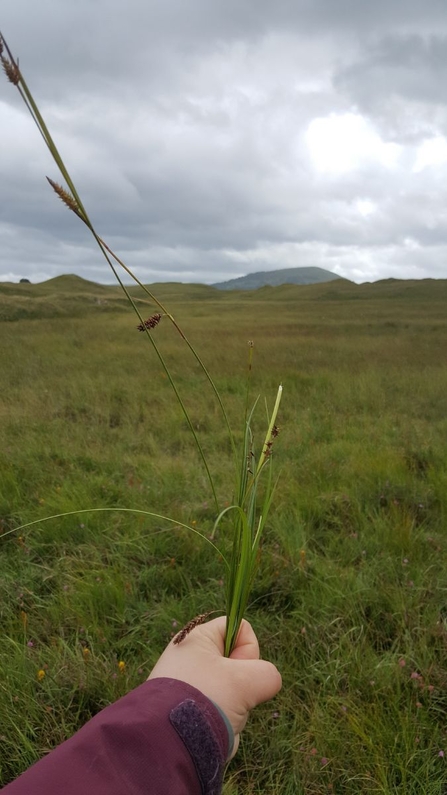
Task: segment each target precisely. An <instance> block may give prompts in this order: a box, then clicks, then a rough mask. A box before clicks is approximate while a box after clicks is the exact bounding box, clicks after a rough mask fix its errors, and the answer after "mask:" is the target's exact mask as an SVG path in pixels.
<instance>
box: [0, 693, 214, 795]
mask: <svg viewBox="0 0 447 795" xmlns="http://www.w3.org/2000/svg"><path fill="white" fill-rule="evenodd" d="M228 746H229V738H228V732H227V728H226V726H225V722H224V720H223V718H222V717H221V715H220V713H219V711H218V710H217V709H216V707H215V705H214V704H213V703H212V702H211V701H209V700H208V699H207V698H206V696H204V695H203V693H200V691H199V690H196V689H195V688H194V687H191V686H190V685H188V684H186V683H185V682H180V681H178V680H176V679H151V680H149V681H148V682H145V683H144V684H142V685H140V687H137V688H136V690H132V691H131V692H130V693H128V694H127V695H126V696H124V698H121V699H120V700H119V701H117V702H116V703H115V704H112V705H111V706H109V707H106V709H104V710H102V712H100V713H98V715H95V717H94V718H92V720H90V721H89V722H88V723H87V724H86V725H85V726H84V727H83V728H82V729H80V731H78V732H77V733H76V734H75V735H73V737H71V738H70V739H69V740H67V741H66V742H64V743H62V745H60V746H58V747H57V748H55V750H54V751H52V752H51V753H49V754H48V755H47V756H45V757H44V758H43V759H41V760H40V761H39V762H36V764H35V765H33V766H32V767H30V768H29V770H27V771H25V773H23V774H22V775H21V776H19V778H18V779H16V780H15V781H13V782H12V783H11V784H8V786H6V787H5V788H4V789H2V793H3V792H4V793H5V795H218V794H219V793H220V792H221V788H222V777H223V770H224V766H225V760H226V758H227V756H228V752H229V747H228Z"/></svg>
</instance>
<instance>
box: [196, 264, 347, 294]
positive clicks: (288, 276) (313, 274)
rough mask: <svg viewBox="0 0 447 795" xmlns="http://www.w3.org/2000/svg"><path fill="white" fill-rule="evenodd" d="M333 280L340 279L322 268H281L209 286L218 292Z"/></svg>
mask: <svg viewBox="0 0 447 795" xmlns="http://www.w3.org/2000/svg"><path fill="white" fill-rule="evenodd" d="M335 279H341V276H338V274H337V273H333V272H332V271H327V270H325V269H324V268H282V269H281V270H278V271H258V272H257V273H248V274H247V275H246V276H240V277H239V278H238V279H229V280H228V281H227V282H218V283H217V284H212V285H211V286H212V287H217V289H218V290H257V289H258V287H267V286H270V287H279V286H280V285H281V284H320V283H321V282H332V281H334V280H335ZM344 281H348V279H345V280H344Z"/></svg>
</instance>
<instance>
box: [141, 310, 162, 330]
mask: <svg viewBox="0 0 447 795" xmlns="http://www.w3.org/2000/svg"><path fill="white" fill-rule="evenodd" d="M160 320H161V315H160V312H156V313H155V315H151V317H148V319H147V320H145V321H144V323H139V325H138V326H137V329H138V331H146V329H151V328H155V326H158V324H159V322H160Z"/></svg>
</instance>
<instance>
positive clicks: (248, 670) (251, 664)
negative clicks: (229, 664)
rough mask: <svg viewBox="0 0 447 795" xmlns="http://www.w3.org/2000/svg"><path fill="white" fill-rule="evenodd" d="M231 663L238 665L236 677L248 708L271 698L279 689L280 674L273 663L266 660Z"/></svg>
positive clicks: (280, 685) (280, 684)
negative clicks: (241, 687)
mask: <svg viewBox="0 0 447 795" xmlns="http://www.w3.org/2000/svg"><path fill="white" fill-rule="evenodd" d="M233 665H237V666H238V671H237V673H238V679H239V683H240V684H241V685H242V686H243V692H244V700H245V703H246V705H247V709H248V710H251V709H253V708H254V707H257V705H258V704H262V703H263V702H264V701H268V700H269V699H271V698H273V696H276V694H277V693H278V692H279V691H280V690H281V687H282V679H281V674H280V673H279V671H278V669H277V668H276V666H274V665H273V663H270V662H267V660H235V661H234V663H233Z"/></svg>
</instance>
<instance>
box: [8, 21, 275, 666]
mask: <svg viewBox="0 0 447 795" xmlns="http://www.w3.org/2000/svg"><path fill="white" fill-rule="evenodd" d="M0 59H1V63H2V66H3V70H4V72H5V74H6V77H7V78H8V80H9V82H10V83H12V84H13V85H14V86H15V87H16V88H17V90H18V92H19V94H20V96H21V98H22V100H23V101H24V103H25V105H26V107H27V109H28V111H29V113H30V114H31V117H32V118H33V120H34V122H35V124H36V126H37V128H38V130H39V132H40V134H41V136H42V138H43V141H44V143H45V145H46V146H47V148H48V150H49V152H50V154H51V156H52V158H53V160H54V162H55V164H56V166H57V167H58V169H59V172H60V174H61V176H62V178H63V180H64V181H65V183H66V187H62V186H61V185H60V184H58V183H57V182H55V181H54V180H52V179H50V178H49V177H47V179H48V182H49V184H50V185H51V187H52V188H53V190H54V191H55V193H56V194H57V195H58V196H59V198H60V199H61V200H62V201H63V203H64V204H65V205H66V207H68V209H69V210H71V211H72V212H73V213H74V215H76V216H77V218H78V219H79V220H80V221H81V222H82V223H83V224H84V225H85V226H86V227H87V228H88V229H89V231H90V233H91V234H92V235H93V237H94V239H95V241H96V243H97V245H98V247H99V249H100V251H101V253H102V255H103V256H104V258H105V259H106V261H107V263H108V265H109V267H110V268H111V270H112V272H113V274H114V276H115V278H116V280H117V281H118V283H119V285H120V287H121V289H122V290H123V292H124V293H125V295H126V297H127V299H128V301H129V304H130V305H131V307H132V309H133V311H134V312H135V314H136V316H137V317H138V320H139V324H138V329H139V330H140V331H141V332H143V333H145V334H146V337H147V339H148V342H149V343H150V345H151V346H152V348H153V350H154V353H155V355H156V356H157V358H158V360H159V362H160V365H161V367H162V368H163V370H164V372H165V374H166V377H167V378H168V380H169V383H170V385H171V387H172V389H173V392H174V394H175V397H176V399H177V401H178V403H179V405H180V408H181V411H182V412H183V415H184V417H185V420H186V423H187V425H188V428H189V430H190V431H191V433H192V435H193V438H194V442H195V444H196V447H197V450H198V453H199V456H200V458H201V460H202V464H203V466H204V469H205V472H206V475H207V478H208V481H209V485H210V489H211V493H212V495H213V499H214V504H215V509H216V516H217V518H216V521H215V524H214V530H213V533H212V536H211V538H207V537H206V536H205V535H204V534H203V533H200V532H199V531H198V530H196V528H194V527H190V526H189V525H185V524H184V523H182V522H179V521H178V520H177V519H175V520H174V519H172V518H170V517H165V516H160V515H159V514H157V513H154V512H152V511H141V510H135V511H134V512H135V513H139V514H141V513H144V514H146V515H149V516H152V517H156V518H158V519H162V520H164V521H167V522H168V523H173V524H175V525H176V526H181V527H186V528H188V529H189V530H191V531H192V532H194V533H196V534H198V535H200V536H201V537H202V538H203V539H205V540H206V541H208V542H209V543H211V544H212V546H213V547H214V548H215V549H216V551H217V552H218V553H219V554H220V555H221V556H222V559H223V561H224V565H225V566H226V569H227V571H226V605H225V612H226V616H227V625H226V637H225V655H226V656H229V655H230V654H231V652H232V650H233V648H234V646H235V644H236V640H237V636H238V632H239V628H240V625H241V621H242V619H243V617H244V613H245V611H246V609H247V604H248V600H249V596H250V591H251V588H252V585H253V580H254V577H255V573H256V568H257V562H258V552H259V543H260V539H261V536H262V532H263V529H264V527H265V524H266V521H267V518H268V514H269V510H270V507H271V503H272V498H273V493H274V488H275V483H274V480H273V473H272V448H273V445H274V441H275V438H276V436H277V435H278V426H277V415H278V410H279V406H280V401H281V395H282V386H281V385H280V386H279V387H278V391H277V395H276V400H275V404H274V407H273V410H272V412H271V414H270V415H268V414H267V431H266V434H265V437H264V441H263V444H262V447H261V449H260V450H259V452H256V450H255V445H254V436H253V431H252V427H253V417H254V413H255V409H256V408H257V404H258V400H256V401H255V404H254V405H253V406H251V404H250V375H251V369H252V357H253V343H252V342H249V361H248V377H247V393H246V398H245V407H244V410H243V415H244V416H243V434H242V444H241V446H240V449H238V446H237V444H236V440H235V436H234V433H233V431H232V428H231V426H230V422H229V419H228V415H227V412H226V410H225V406H224V404H223V401H222V398H221V396H220V394H219V391H218V389H217V387H216V385H215V383H214V381H213V379H212V377H211V375H210V373H209V371H208V369H207V367H206V366H205V364H204V362H203V361H202V359H201V357H200V356H199V354H198V353H197V351H196V349H195V347H194V346H193V345H192V343H191V342H190V341H189V339H188V338H187V336H186V334H185V333H184V331H183V329H181V328H180V326H179V324H178V323H177V321H176V320H175V318H174V317H173V315H172V314H171V313H170V312H169V311H168V310H167V309H166V307H165V306H164V305H163V304H162V303H161V301H160V300H159V299H158V298H157V297H156V296H155V295H154V294H153V292H152V291H151V290H149V289H148V288H147V287H146V286H145V285H144V284H142V282H141V281H140V280H139V279H138V278H137V277H136V276H135V274H134V273H133V272H132V271H131V269H130V268H128V267H127V265H126V264H125V263H124V262H123V261H122V260H121V259H120V257H119V256H117V254H115V252H114V251H112V249H111V248H110V247H109V246H108V245H107V243H106V242H105V241H104V240H103V239H102V238H101V237H100V236H99V234H98V232H97V231H96V229H95V227H94V226H93V223H92V221H91V219H90V217H89V215H88V213H87V210H86V208H85V206H84V204H83V202H82V199H81V197H80V195H79V193H78V191H77V188H76V186H75V185H74V183H73V180H72V179H71V176H70V174H69V172H68V169H67V167H66V165H65V163H64V161H63V159H62V156H61V155H60V153H59V150H58V149H57V147H56V144H55V142H54V140H53V138H52V136H51V134H50V132H49V129H48V127H47V125H46V123H45V121H44V119H43V117H42V114H41V113H40V110H39V108H38V106H37V104H36V102H35V100H34V97H33V95H32V94H31V91H30V89H29V88H28V85H27V83H26V81H25V79H24V77H23V74H22V71H21V69H20V68H19V63H18V60H16V59H15V58H14V56H13V55H12V53H11V50H10V49H9V47H8V45H7V43H6V41H5V39H4V37H3V36H2V34H1V33H0ZM122 272H124V273H125V274H127V276H129V277H130V278H131V279H132V280H133V281H134V282H135V283H136V284H137V285H138V286H139V287H140V288H141V289H142V290H143V291H144V293H145V294H146V296H147V297H148V299H149V300H150V302H151V304H152V306H153V307H154V309H156V311H154V312H153V313H152V315H151V316H150V317H149V318H147V319H144V318H143V316H142V314H141V312H140V309H139V307H138V305H137V302H136V301H135V299H134V298H133V297H132V295H131V294H130V292H129V290H128V289H127V287H126V285H125V283H124V282H123V279H122V277H121V275H120V273H122ZM163 317H165V318H167V320H168V321H169V322H170V323H172V325H173V326H174V328H175V329H176V331H177V332H178V334H180V336H181V338H182V340H183V341H184V343H185V345H186V346H187V347H188V348H189V350H190V351H191V353H192V355H193V356H194V358H195V359H196V361H197V363H198V364H199V366H200V368H201V369H202V371H203V373H204V374H205V376H206V378H207V380H208V382H209V385H210V388H211V390H212V392H213V393H214V396H215V399H216V400H217V402H218V405H219V407H220V410H221V412H222V415H223V419H224V422H225V425H226V428H227V431H228V435H229V439H230V444H231V450H232V456H233V462H234V470H235V488H234V500H233V503H232V504H231V505H230V506H227V507H226V508H225V509H224V510H221V509H220V506H219V500H218V497H217V492H216V488H215V484H214V479H213V476H212V473H211V470H210V467H209V465H208V461H207V459H206V456H205V453H204V451H203V448H202V445H201V444H200V441H199V438H198V436H197V433H196V429H195V428H194V425H193V423H192V421H191V418H190V415H189V413H188V411H187V408H186V406H185V403H184V401H183V399H182V396H181V394H180V392H179V389H178V387H177V384H176V381H175V378H174V376H173V374H172V372H171V370H170V369H169V367H168V365H167V363H166V361H165V359H164V357H163V355H162V352H161V350H160V347H159V345H158V343H157V339H156V333H157V332H155V329H156V328H157V327H158V325H159V323H160V321H161V319H162V318H163ZM89 510H94V511H100V510H106V511H107V510H109V511H110V510H117V511H123V510H126V509H122V508H119V507H116V508H93V509H80V510H79V511H76V512H75V513H83V512H86V511H89ZM127 510H128V511H133V509H127ZM71 513H73V512H71ZM66 515H68V514H67V513H65V514H60V515H58V517H56V516H50V517H46V519H55V518H60V516H66ZM228 518H231V520H232V522H231V526H232V531H233V541H232V549H231V555H230V559H229V560H227V558H226V557H225V556H224V555H223V553H222V552H221V550H219V549H218V547H217V546H216V545H215V543H214V536H215V532H216V530H217V528H218V526H219V524H220V523H221V522H222V521H223V520H224V519H228ZM42 521H45V520H42V519H39V520H35V521H34V522H29V523H27V524H24V525H21V526H20V527H17V528H14V529H13V530H9V531H7V533H4V534H3V535H7V534H8V533H11V532H15V531H17V530H21V529H23V528H24V527H29V526H30V525H34V524H38V523H40V522H42ZM208 615H209V614H208V613H205V614H203V615H201V616H198V617H197V618H196V619H193V620H192V621H190V622H189V623H188V624H187V625H186V627H185V628H184V630H183V631H182V632H181V633H179V636H178V639H177V642H180V641H181V640H182V639H183V637H184V636H185V634H187V632H188V631H190V630H191V629H193V627H194V626H196V625H197V624H198V623H200V622H201V621H202V620H205V619H206V618H207V616H208Z"/></svg>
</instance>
